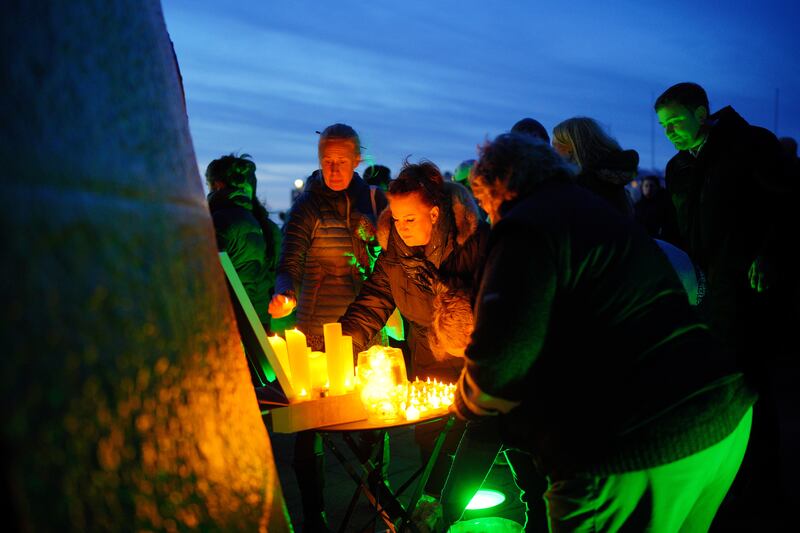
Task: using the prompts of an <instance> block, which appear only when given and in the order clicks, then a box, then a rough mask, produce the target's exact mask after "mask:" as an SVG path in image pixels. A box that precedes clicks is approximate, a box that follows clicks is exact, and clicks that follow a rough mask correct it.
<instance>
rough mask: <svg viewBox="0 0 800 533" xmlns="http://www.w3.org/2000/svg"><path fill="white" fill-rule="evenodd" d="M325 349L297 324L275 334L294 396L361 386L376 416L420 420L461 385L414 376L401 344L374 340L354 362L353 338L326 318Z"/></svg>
mask: <svg viewBox="0 0 800 533" xmlns="http://www.w3.org/2000/svg"><path fill="white" fill-rule="evenodd" d="M323 334H324V336H325V348H326V350H325V352H315V351H311V348H309V347H308V346H307V344H306V337H305V335H303V333H302V332H300V331H299V330H297V329H293V330H286V331H285V337H286V339H285V340H284V339H282V338H281V337H279V336H277V335H274V336H272V337H269V343H270V345H271V346H272V349H273V351H274V352H275V355H276V356H277V358H278V361H279V362H280V364H281V366H282V368H283V369H284V370H285V371H286V374H287V377H288V378H289V381H290V383H291V385H292V389H293V391H294V397H292V398H290V400H291V401H293V402H297V401H303V400H309V399H312V398H319V397H320V396H321V395H330V396H337V395H342V394H347V393H349V392H352V391H353V390H355V389H356V388H357V389H358V391H359V393H360V397H361V401H362V403H363V404H364V408H365V409H366V411H367V413H368V415H369V417H370V418H371V419H372V420H373V421H380V422H388V421H396V420H400V419H406V420H409V421H414V420H419V419H420V418H424V417H426V416H429V415H432V414H435V413H437V412H439V411H445V410H447V407H448V406H449V405H450V404H452V403H453V398H454V394H455V388H456V387H455V385H453V384H450V383H443V382H439V381H438V380H435V379H434V380H433V381H431V379H430V378H428V379H426V380H420V379H419V378H417V379H416V380H415V381H413V382H409V381H408V377H407V374H406V367H405V362H404V360H403V353H402V351H401V350H399V349H398V348H391V347H386V346H372V347H370V348H369V349H368V350H366V351H364V352H360V353H359V354H358V367H357V372H355V370H356V368H354V365H353V339H352V337H350V336H347V335H342V325H341V324H339V323H333V324H325V325H324V326H323Z"/></svg>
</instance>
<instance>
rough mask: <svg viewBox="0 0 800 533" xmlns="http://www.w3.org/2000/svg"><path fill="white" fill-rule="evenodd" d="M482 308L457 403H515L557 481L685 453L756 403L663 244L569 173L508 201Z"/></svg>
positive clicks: (486, 406)
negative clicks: (716, 344)
mask: <svg viewBox="0 0 800 533" xmlns="http://www.w3.org/2000/svg"><path fill="white" fill-rule="evenodd" d="M475 317H476V323H475V331H474V332H473V335H472V342H471V344H470V346H469V347H468V348H467V352H466V355H467V363H466V369H465V372H464V375H463V377H462V379H461V380H460V381H459V389H458V392H457V394H456V407H457V409H458V410H459V412H461V413H462V414H464V415H466V416H474V415H485V414H488V413H487V411H488V412H491V411H495V412H497V411H500V412H505V413H508V414H507V415H505V416H504V417H503V419H502V420H503V424H502V425H503V431H504V434H503V437H504V441H505V443H506V444H507V445H510V446H518V447H521V448H524V449H526V450H528V451H531V452H532V453H533V454H534V457H535V458H536V460H537V462H538V464H539V466H540V468H541V469H542V470H543V471H544V473H546V474H548V475H552V476H554V478H555V479H559V478H562V477H570V476H572V475H574V474H576V473H581V472H591V473H595V474H601V475H602V474H606V475H607V474H608V473H610V472H623V471H630V470H641V469H645V468H650V467H654V466H657V465H659V464H664V463H668V462H671V461H674V460H677V459H680V458H682V457H686V456H688V455H691V454H693V453H695V452H697V451H699V450H702V449H704V448H706V447H708V446H710V445H712V444H714V443H716V442H718V441H719V440H721V439H722V438H724V437H725V436H727V435H728V434H729V433H730V432H731V431H732V430H733V428H735V427H736V425H737V424H738V422H739V421H740V420H741V417H742V416H743V415H744V414H745V412H746V410H747V408H748V407H749V406H750V405H752V402H753V395H752V394H751V393H750V392H749V391H748V390H747V388H746V387H745V385H744V382H743V380H742V378H741V374H738V373H737V372H736V371H735V367H734V365H733V363H732V361H731V358H730V357H723V356H721V355H720V354H718V353H717V352H716V351H715V350H713V349H712V343H711V338H710V335H709V334H708V330H707V328H706V327H705V326H704V325H702V324H701V323H699V322H698V321H697V319H696V317H694V315H693V313H692V311H691V309H690V306H689V303H688V301H687V298H686V293H685V292H684V290H683V287H682V286H681V284H680V281H679V280H678V278H677V277H676V275H675V272H674V270H673V269H672V267H671V265H670V263H669V262H668V260H667V258H666V256H665V255H664V254H663V253H662V252H661V250H660V249H659V247H658V245H657V244H656V243H655V242H654V241H653V239H651V238H650V237H648V236H647V234H646V233H645V232H644V230H643V229H642V228H641V227H640V226H638V225H637V224H636V223H635V222H634V221H632V220H630V219H628V218H626V217H623V216H621V215H620V214H619V213H617V212H615V211H614V210H612V209H611V208H609V206H608V204H606V203H605V202H602V201H601V200H600V199H598V198H597V197H596V196H594V195H592V194H589V193H588V192H587V191H585V190H583V189H582V188H580V187H577V186H575V185H573V184H566V183H550V184H545V185H543V186H541V187H540V188H539V189H538V190H537V191H536V192H534V193H533V194H531V195H530V196H528V197H527V198H523V199H520V200H518V201H515V202H511V203H508V202H507V205H504V206H503V215H502V219H501V220H500V221H499V222H498V223H497V224H496V225H495V226H494V227H493V228H492V233H491V236H490V242H489V247H488V259H487V261H486V265H485V270H484V275H483V278H482V281H481V285H480V290H479V292H478V296H477V302H476V309H475ZM515 406H516V407H515Z"/></svg>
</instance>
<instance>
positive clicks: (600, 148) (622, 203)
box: [553, 117, 639, 217]
mask: <svg viewBox="0 0 800 533" xmlns="http://www.w3.org/2000/svg"><path fill="white" fill-rule="evenodd" d="M553 148H555V150H556V152H558V153H559V154H560V155H561V157H563V158H564V159H566V160H567V161H569V162H570V163H572V164H574V165H576V166H577V167H578V175H577V176H576V178H575V181H576V183H577V184H578V185H580V186H582V187H585V188H587V189H589V190H590V191H592V192H593V193H595V194H597V195H598V196H600V197H602V198H604V199H605V200H606V201H607V202H609V203H610V204H611V205H612V206H614V208H616V210H617V211H619V212H620V213H622V214H624V215H626V216H629V217H633V201H632V199H631V198H630V197H629V195H628V192H627V191H626V190H625V186H626V185H627V184H628V183H630V182H631V180H633V178H635V177H636V173H637V169H638V166H639V154H638V153H636V151H635V150H623V149H622V147H621V146H620V145H619V143H618V142H617V141H616V140H615V139H614V138H613V137H611V136H610V135H609V134H608V133H606V132H605V131H604V130H603V128H602V127H601V126H600V124H598V122H597V121H596V120H594V119H593V118H588V117H574V118H570V119H567V120H565V121H563V122H561V123H559V124H557V125H556V127H555V128H553Z"/></svg>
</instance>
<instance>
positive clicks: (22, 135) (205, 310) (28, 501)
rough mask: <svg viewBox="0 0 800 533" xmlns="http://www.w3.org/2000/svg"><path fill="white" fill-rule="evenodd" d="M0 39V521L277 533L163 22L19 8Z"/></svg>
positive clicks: (262, 448) (133, 2)
mask: <svg viewBox="0 0 800 533" xmlns="http://www.w3.org/2000/svg"><path fill="white" fill-rule="evenodd" d="M0 37H1V38H2V46H0V57H1V58H2V61H1V63H2V68H3V76H2V80H0V86H2V93H1V94H2V100H1V101H0V172H1V173H2V192H3V199H2V209H0V217H2V218H1V220H2V222H0V227H1V228H2V241H1V244H2V251H3V254H2V257H3V263H4V264H3V270H2V273H3V274H2V278H0V284H1V286H2V293H1V298H2V300H1V301H2V328H3V334H2V344H1V345H2V357H0V365H1V368H2V371H0V376H2V377H0V379H2V385H3V386H2V413H1V414H0V417H1V421H2V425H1V427H2V430H1V431H2V443H1V445H2V448H1V449H0V450H1V451H2V459H0V464H1V465H2V482H3V485H2V489H0V490H2V492H1V493H0V494H1V495H2V496H3V497H4V500H5V501H6V502H9V503H10V504H11V505H10V507H11V509H12V514H11V516H10V517H8V519H7V520H5V522H6V523H8V524H10V525H11V527H12V529H13V528H15V527H16V528H18V529H21V530H28V531H49V530H80V531H84V530H111V531H118V530H167V531H174V530H186V529H199V530H227V531H231V530H238V531H258V530H261V531H266V530H269V531H271V532H272V531H284V530H288V529H289V526H288V519H287V518H286V517H287V515H286V512H285V506H284V504H283V497H282V494H281V490H280V484H279V482H278V478H277V473H276V469H275V465H274V462H273V457H272V449H271V446H270V442H269V437H268V435H267V432H266V430H265V428H264V425H263V423H262V421H261V417H260V412H259V409H258V406H257V404H256V401H255V395H254V392H253V388H252V385H251V382H250V377H249V374H248V369H247V363H246V361H245V358H244V356H243V353H242V348H241V344H240V341H239V338H238V334H237V330H236V326H235V323H234V316H233V311H232V308H231V304H230V301H229V297H228V293H227V290H226V286H225V281H224V278H223V274H222V270H221V268H220V265H219V260H218V257H217V252H216V249H215V241H214V237H213V229H212V226H211V220H210V217H209V214H208V209H207V207H206V202H205V198H204V195H203V190H202V185H201V180H200V177H199V176H198V171H197V164H196V161H195V157H194V152H193V148H192V142H191V139H190V136H189V129H188V123H187V117H186V111H185V107H184V101H183V96H182V88H181V82H180V75H179V73H178V69H177V64H176V60H175V57H174V54H173V50H172V46H171V42H170V40H169V37H168V35H167V31H166V27H165V24H164V19H163V14H162V12H161V7H160V5H159V3H158V2H146V1H140V0H127V1H126V0H82V1H77V0H76V1H72V2H51V1H47V0H11V1H10V2H5V3H4V9H3V16H2V18H0ZM6 507H7V508H8V504H7V505H6Z"/></svg>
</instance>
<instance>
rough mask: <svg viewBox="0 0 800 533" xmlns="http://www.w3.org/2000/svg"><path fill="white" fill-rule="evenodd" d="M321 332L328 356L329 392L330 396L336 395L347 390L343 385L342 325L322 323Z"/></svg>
mask: <svg viewBox="0 0 800 533" xmlns="http://www.w3.org/2000/svg"><path fill="white" fill-rule="evenodd" d="M322 332H323V335H324V336H325V353H326V354H327V356H328V377H329V378H330V394H331V396H338V395H341V394H344V393H345V392H347V388H346V386H345V379H346V375H345V372H346V371H347V367H346V365H345V361H344V352H343V351H342V325H341V324H340V323H338V322H334V323H332V324H323V326H322ZM351 381H352V380H351Z"/></svg>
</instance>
